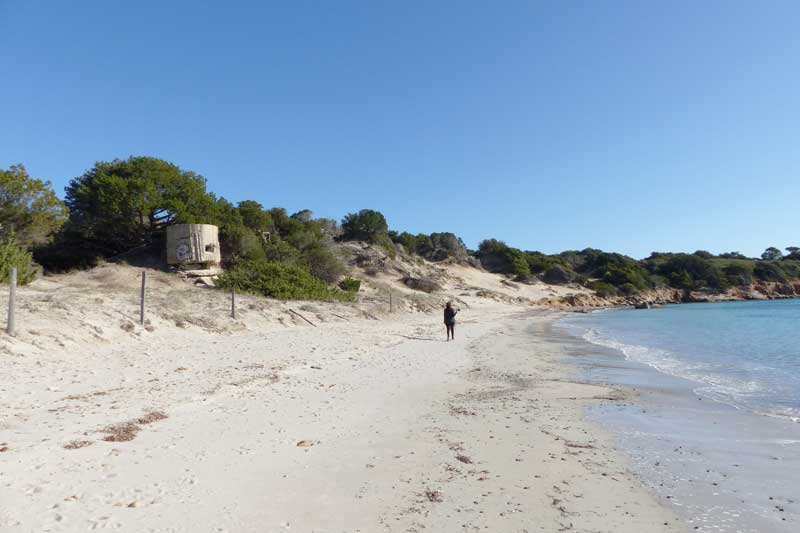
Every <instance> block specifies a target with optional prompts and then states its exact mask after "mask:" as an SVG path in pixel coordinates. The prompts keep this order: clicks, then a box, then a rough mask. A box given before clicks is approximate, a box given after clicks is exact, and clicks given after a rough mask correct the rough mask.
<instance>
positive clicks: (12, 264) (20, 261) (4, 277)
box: [0, 234, 36, 285]
mask: <svg viewBox="0 0 800 533" xmlns="http://www.w3.org/2000/svg"><path fill="white" fill-rule="evenodd" d="M12 268H16V269H17V283H18V284H20V285H27V284H28V283H30V282H31V281H33V279H34V278H35V277H36V268H35V266H34V264H33V257H32V255H31V253H30V252H29V251H27V250H26V249H25V248H24V247H22V246H20V245H19V243H18V242H17V239H16V237H15V236H14V235H13V234H11V235H8V236H7V237H5V238H3V239H0V283H7V282H8V277H9V275H10V273H11V269H12Z"/></svg>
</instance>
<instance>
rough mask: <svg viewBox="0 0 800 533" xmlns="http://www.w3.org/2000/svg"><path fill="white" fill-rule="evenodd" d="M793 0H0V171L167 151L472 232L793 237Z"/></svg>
mask: <svg viewBox="0 0 800 533" xmlns="http://www.w3.org/2000/svg"><path fill="white" fill-rule="evenodd" d="M798 27H800V3H797V2H789V1H785V2H778V1H775V2H773V1H770V2H737V1H733V0H731V1H724V2H714V1H704V2H694V1H687V2H679V1H670V2H660V3H656V2H640V1H632V2H624V1H598V2H535V1H520V2H517V1H502V2H485V1H480V2H478V1H467V0H460V1H452V2H451V1H444V0H441V1H435V2H421V1H418V2H416V1H408V2H389V1H368V0H364V1H361V2H348V1H335V2H316V1H313V2H311V1H309V2H303V1H286V2H281V3H274V2H234V1H232V2H198V1H170V2H165V1H159V2H155V1H137V2H108V1H104V2H100V1H82V2H38V1H22V0H19V1H18V0H0V72H2V73H3V80H2V83H0V166H1V167H7V166H9V165H11V164H14V163H23V164H25V165H26V166H27V168H28V170H29V171H30V172H31V173H32V174H33V175H35V176H37V177H40V178H46V179H50V180H52V181H53V182H54V184H55V187H56V189H57V191H58V192H59V193H60V194H61V193H62V192H63V187H64V186H65V185H66V184H67V182H68V181H69V180H70V179H71V178H73V177H75V176H77V175H80V174H81V173H82V172H84V171H85V170H86V169H87V168H89V167H90V166H91V165H92V164H93V163H94V162H95V161H98V160H109V159H113V158H117V157H120V158H124V157H127V156H129V155H152V156H157V157H162V158H164V159H167V160H169V161H172V162H174V163H176V164H178V165H179V166H181V167H182V168H185V169H189V170H194V171H196V172H198V173H200V174H202V175H204V176H205V177H206V178H207V180H208V185H209V189H210V190H212V191H214V192H216V193H217V194H220V195H222V196H225V197H226V198H228V199H229V200H232V201H234V202H235V201H240V200H244V199H255V200H258V201H260V202H262V203H263V204H264V205H266V206H284V207H286V208H287V209H288V210H289V211H290V212H293V211H297V210H300V209H304V208H308V209H311V210H313V211H314V212H315V214H316V215H317V216H325V217H332V218H337V219H338V218H341V217H342V215H344V214H345V213H347V212H350V211H355V210H358V209H361V208H365V207H369V208H374V209H378V210H380V211H382V212H383V213H384V214H385V215H386V217H387V218H388V220H389V223H390V226H391V227H392V228H395V229H399V230H408V231H411V232H414V233H416V232H426V233H429V232H432V231H452V232H455V233H457V234H459V235H461V236H462V237H463V238H464V240H465V241H466V242H467V244H468V245H469V246H473V247H474V246H476V245H477V243H478V242H479V241H480V240H481V239H483V238H487V237H497V238H501V239H503V240H505V241H507V242H508V243H509V244H512V245H514V246H518V247H520V248H523V249H530V250H542V251H545V252H557V251H561V250H565V249H580V248H584V247H587V246H592V247H596V248H602V249H606V250H613V251H620V252H624V253H628V254H631V255H633V256H636V257H642V256H646V255H648V254H649V253H650V252H651V251H653V250H660V251H694V250H695V249H708V250H710V251H712V252H721V251H730V250H740V251H742V252H744V253H747V254H751V255H756V254H759V253H760V252H761V251H762V250H763V249H764V248H765V247H767V246H771V245H774V246H779V247H784V246H788V245H800V231H798V216H797V214H798V207H797V204H798V199H800V39H798V38H797V28H798Z"/></svg>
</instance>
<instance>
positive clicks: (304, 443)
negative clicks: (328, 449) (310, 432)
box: [295, 440, 314, 448]
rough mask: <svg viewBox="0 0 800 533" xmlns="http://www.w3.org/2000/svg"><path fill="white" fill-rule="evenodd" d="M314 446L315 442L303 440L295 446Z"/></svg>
mask: <svg viewBox="0 0 800 533" xmlns="http://www.w3.org/2000/svg"><path fill="white" fill-rule="evenodd" d="M313 445H314V441H313V440H301V441H298V442H297V444H296V445H295V446H297V447H298V448H311V447H312V446H313Z"/></svg>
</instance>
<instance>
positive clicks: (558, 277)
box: [542, 265, 575, 285]
mask: <svg viewBox="0 0 800 533" xmlns="http://www.w3.org/2000/svg"><path fill="white" fill-rule="evenodd" d="M574 275H575V274H574V273H573V272H572V271H571V270H567V269H566V268H564V267H563V266H561V265H553V266H551V267H550V268H548V269H547V270H545V271H544V273H543V274H542V281H544V282H545V283H551V284H553V285H562V284H564V283H569V282H570V281H572V279H573V277H574Z"/></svg>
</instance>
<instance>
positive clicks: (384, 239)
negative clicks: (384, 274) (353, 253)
mask: <svg viewBox="0 0 800 533" xmlns="http://www.w3.org/2000/svg"><path fill="white" fill-rule="evenodd" d="M372 242H374V243H375V244H376V245H378V246H380V247H381V248H383V251H384V252H386V255H388V256H389V257H391V258H392V259H395V258H396V257H397V248H395V247H394V243H393V242H392V239H390V238H389V236H388V235H386V234H380V235H376V236H375V237H374V239H373V241H372Z"/></svg>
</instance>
